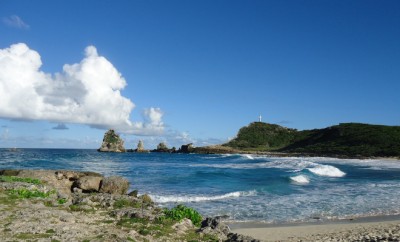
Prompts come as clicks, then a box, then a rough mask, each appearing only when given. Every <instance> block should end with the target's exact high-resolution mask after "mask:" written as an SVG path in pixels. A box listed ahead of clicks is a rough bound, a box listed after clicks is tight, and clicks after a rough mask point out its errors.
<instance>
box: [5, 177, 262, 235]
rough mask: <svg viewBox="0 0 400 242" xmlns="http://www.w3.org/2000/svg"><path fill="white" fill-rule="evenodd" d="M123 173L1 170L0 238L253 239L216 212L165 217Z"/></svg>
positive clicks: (161, 210)
mask: <svg viewBox="0 0 400 242" xmlns="http://www.w3.org/2000/svg"><path fill="white" fill-rule="evenodd" d="M128 187H129V183H128V181H127V180H126V179H124V178H122V177H103V176H102V175H100V174H97V173H93V172H77V171H65V170H60V171H55V170H0V210H1V211H2V212H1V213H0V227H1V228H2V229H0V238H1V241H39V242H41V241H49V242H50V241H51V242H53V241H54V242H55V241H249V242H250V241H257V240H254V239H252V238H250V237H246V236H241V235H238V234H233V233H231V232H230V229H229V227H228V226H226V225H224V224H223V223H222V222H221V221H220V219H219V218H215V219H213V218H207V219H205V220H204V221H203V223H202V226H201V228H198V227H196V226H194V225H193V224H192V222H191V220H188V219H183V220H181V221H177V220H171V219H170V218H166V217H165V214H164V211H163V209H161V208H159V207H157V206H156V205H155V204H154V203H153V202H152V200H151V198H150V197H149V196H148V195H146V194H144V195H141V196H137V191H133V192H130V193H129V194H130V195H126V193H127V190H128Z"/></svg>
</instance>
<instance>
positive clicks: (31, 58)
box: [0, 43, 164, 135]
mask: <svg viewBox="0 0 400 242" xmlns="http://www.w3.org/2000/svg"><path fill="white" fill-rule="evenodd" d="M41 66H42V61H41V58H40V55H39V53H37V52H36V51H34V50H31V49H29V47H28V46H27V45H26V44H23V43H19V44H14V45H11V46H10V47H9V48H6V49H0V97H1V102H0V117H2V118H11V119H28V120H48V121H52V122H59V123H79V124H87V125H90V126H94V127H98V128H114V129H116V130H119V131H120V132H125V133H132V134H138V135H148V134H152V135H154V134H160V133H161V132H162V131H163V129H164V124H163V122H162V115H163V114H162V111H161V110H160V109H159V108H150V109H147V110H145V112H144V120H145V122H132V121H131V120H129V116H130V113H131V111H132V110H133V108H134V107H135V105H134V104H133V102H132V101H131V100H130V99H128V98H126V97H124V96H122V95H121V92H120V91H121V90H122V89H123V88H124V87H125V86H126V81H125V79H124V78H123V77H122V75H121V73H119V72H118V70H117V69H116V68H115V67H114V66H113V65H112V63H110V62H109V61H108V60H107V59H106V58H104V57H102V56H99V55H98V53H97V50H96V48H95V47H94V46H89V47H87V48H86V49H85V57H84V59H83V60H82V61H81V62H80V63H75V64H72V65H69V64H66V65H64V66H63V71H62V72H61V73H55V74H49V73H44V72H42V71H41V70H40V67H41Z"/></svg>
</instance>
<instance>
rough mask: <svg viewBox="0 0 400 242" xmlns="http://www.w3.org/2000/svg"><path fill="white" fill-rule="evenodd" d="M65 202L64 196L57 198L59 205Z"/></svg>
mask: <svg viewBox="0 0 400 242" xmlns="http://www.w3.org/2000/svg"><path fill="white" fill-rule="evenodd" d="M66 202H67V199H66V198H60V199H58V200H57V203H58V204H60V205H62V204H64V203H66Z"/></svg>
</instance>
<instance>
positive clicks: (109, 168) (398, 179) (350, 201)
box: [0, 149, 400, 223]
mask: <svg viewBox="0 0 400 242" xmlns="http://www.w3.org/2000/svg"><path fill="white" fill-rule="evenodd" d="M5 168H14V169H17V168H18V169H20V168H30V169H74V170H85V171H94V172H99V173H102V174H104V175H107V176H109V175H120V176H124V177H126V178H127V179H129V180H130V182H131V189H138V190H139V193H141V194H143V193H148V194H150V195H151V197H152V198H153V199H154V200H155V201H156V202H157V203H159V204H160V205H161V206H167V207H171V206H174V205H176V204H177V203H184V204H186V205H188V206H191V207H194V208H196V209H197V210H199V211H200V212H201V213H202V214H204V215H210V216H216V215H227V216H229V219H230V220H235V221H254V222H260V221H262V222H268V223H287V222H307V221H313V220H315V218H320V220H328V219H340V218H350V217H358V216H373V215H387V214H400V199H399V198H400V162H399V161H390V160H343V159H333V158H288V157H285V158H281V157H280V158H278V157H266V156H254V155H197V154H159V153H150V154H141V153H98V152H97V151H95V150H61V149H60V150H58V149H19V150H18V151H17V152H11V151H8V150H6V149H3V150H0V169H5Z"/></svg>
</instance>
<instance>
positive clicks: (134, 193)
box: [128, 190, 138, 197]
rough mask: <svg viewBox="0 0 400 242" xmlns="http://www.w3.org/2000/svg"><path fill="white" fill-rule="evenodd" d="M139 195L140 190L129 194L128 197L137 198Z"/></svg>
mask: <svg viewBox="0 0 400 242" xmlns="http://www.w3.org/2000/svg"><path fill="white" fill-rule="evenodd" d="M137 195H138V190H133V191H131V192H130V193H128V196H130V197H137Z"/></svg>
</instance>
